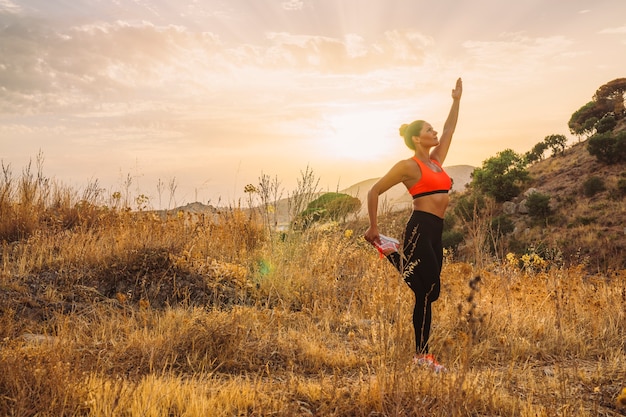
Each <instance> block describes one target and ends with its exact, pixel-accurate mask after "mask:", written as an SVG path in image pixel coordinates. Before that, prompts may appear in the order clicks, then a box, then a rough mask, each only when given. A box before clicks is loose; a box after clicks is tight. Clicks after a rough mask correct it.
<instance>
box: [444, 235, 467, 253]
mask: <svg viewBox="0 0 626 417" xmlns="http://www.w3.org/2000/svg"><path fill="white" fill-rule="evenodd" d="M463 239H465V236H464V235H463V233H462V232H459V231H458V230H444V231H443V233H442V234H441V242H442V243H443V247H444V248H451V249H452V250H453V251H455V252H456V250H457V249H458V247H459V245H460V244H461V242H463Z"/></svg>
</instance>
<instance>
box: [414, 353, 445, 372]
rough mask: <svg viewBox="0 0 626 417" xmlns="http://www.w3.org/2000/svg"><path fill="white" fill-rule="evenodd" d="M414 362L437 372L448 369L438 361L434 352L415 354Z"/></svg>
mask: <svg viewBox="0 0 626 417" xmlns="http://www.w3.org/2000/svg"><path fill="white" fill-rule="evenodd" d="M413 364H414V365H420V366H423V367H427V368H430V369H431V370H432V371H433V372H435V373H436V374H438V373H440V372H446V371H447V369H446V367H445V366H443V365H442V364H440V363H439V362H437V360H436V359H435V357H434V356H433V354H432V353H426V354H423V355H419V354H415V356H413Z"/></svg>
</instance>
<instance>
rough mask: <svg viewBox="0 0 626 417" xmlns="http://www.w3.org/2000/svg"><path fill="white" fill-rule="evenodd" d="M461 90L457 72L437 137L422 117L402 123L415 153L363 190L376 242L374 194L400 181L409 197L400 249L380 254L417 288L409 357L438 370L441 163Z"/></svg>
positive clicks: (444, 202) (444, 197)
mask: <svg viewBox="0 0 626 417" xmlns="http://www.w3.org/2000/svg"><path fill="white" fill-rule="evenodd" d="M462 93H463V83H462V81H461V79H460V78H459V79H458V80H457V81H456V86H455V88H454V89H453V90H452V107H451V108H450V113H449V115H448V118H447V119H446V122H445V124H444V126H443V132H442V133H441V138H438V137H437V132H436V131H435V130H434V129H433V127H432V126H431V125H430V124H429V123H427V122H425V121H423V120H416V121H414V122H413V123H411V124H409V125H406V124H404V125H402V126H401V127H400V135H401V136H403V137H404V142H405V143H406V145H407V146H408V147H409V148H410V149H411V150H414V151H415V155H414V156H413V157H412V158H410V159H405V160H402V161H400V162H398V163H397V164H395V165H394V166H393V167H392V168H391V170H390V171H389V172H388V173H387V174H385V176H384V177H382V178H381V179H380V180H379V181H378V182H376V184H374V185H373V186H372V188H371V189H370V190H369V192H368V194H367V210H368V213H369V220H370V227H369V229H367V231H366V232H365V239H366V240H367V241H368V242H370V243H372V244H373V245H375V246H377V247H380V246H381V244H382V243H383V242H381V236H380V233H379V232H378V225H377V211H378V197H379V196H380V195H381V194H382V193H384V192H385V191H387V190H388V189H390V188H391V187H393V186H394V185H396V184H398V183H403V184H404V185H405V186H406V188H407V190H408V191H409V193H410V194H411V195H412V197H413V213H412V215H411V217H410V219H409V221H408V222H407V225H406V228H405V231H404V236H403V238H404V242H403V246H402V253H401V254H400V253H398V252H397V251H396V250H394V249H390V250H389V249H386V250H385V251H384V255H385V256H386V257H387V259H389V261H390V262H391V263H392V264H393V265H394V266H395V267H396V268H397V269H398V270H399V271H400V273H402V275H403V278H404V280H405V281H406V283H407V284H408V285H409V287H410V288H411V290H413V292H414V294H415V307H414V310H413V327H414V329H415V350H416V353H415V356H414V358H413V362H414V363H417V364H423V365H427V366H430V367H432V369H433V370H435V371H436V372H439V371H442V370H445V368H444V367H443V366H441V365H440V364H439V363H437V361H436V360H435V358H434V356H433V355H432V354H430V353H429V351H428V339H429V336H430V325H431V304H432V303H433V302H434V301H435V300H437V299H438V298H439V290H440V274H441V266H442V262H443V247H442V243H441V234H442V231H443V217H444V214H445V211H446V207H447V206H448V201H449V197H448V191H449V190H450V188H451V187H452V180H451V179H450V177H449V176H448V175H447V174H446V173H445V171H444V170H443V168H442V165H443V162H444V161H445V159H446V155H447V154H448V149H450V142H451V141H452V134H453V133H454V130H455V128H456V123H457V120H458V116H459V103H460V100H461V94H462ZM381 253H383V252H381Z"/></svg>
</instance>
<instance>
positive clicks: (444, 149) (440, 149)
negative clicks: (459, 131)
mask: <svg viewBox="0 0 626 417" xmlns="http://www.w3.org/2000/svg"><path fill="white" fill-rule="evenodd" d="M462 94H463V81H462V80H461V79H460V78H459V79H457V80H456V86H455V87H454V89H453V90H452V107H450V113H449V114H448V118H447V119H446V122H445V124H444V125H443V132H441V137H440V138H439V145H437V146H435V147H434V148H433V150H432V152H431V153H430V157H431V158H432V159H435V160H437V161H438V162H439V163H440V164H441V165H443V161H445V159H446V156H447V155H448V150H449V149H450V143H451V142H452V135H453V134H454V130H455V129H456V122H457V120H458V119H459V105H460V103H461V95H462Z"/></svg>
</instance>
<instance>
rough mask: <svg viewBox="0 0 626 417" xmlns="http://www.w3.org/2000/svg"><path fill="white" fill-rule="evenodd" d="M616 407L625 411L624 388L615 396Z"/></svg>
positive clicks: (625, 398)
mask: <svg viewBox="0 0 626 417" xmlns="http://www.w3.org/2000/svg"><path fill="white" fill-rule="evenodd" d="M616 405H617V408H620V409H626V388H622V391H621V392H620V393H619V395H618V396H617V401H616Z"/></svg>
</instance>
